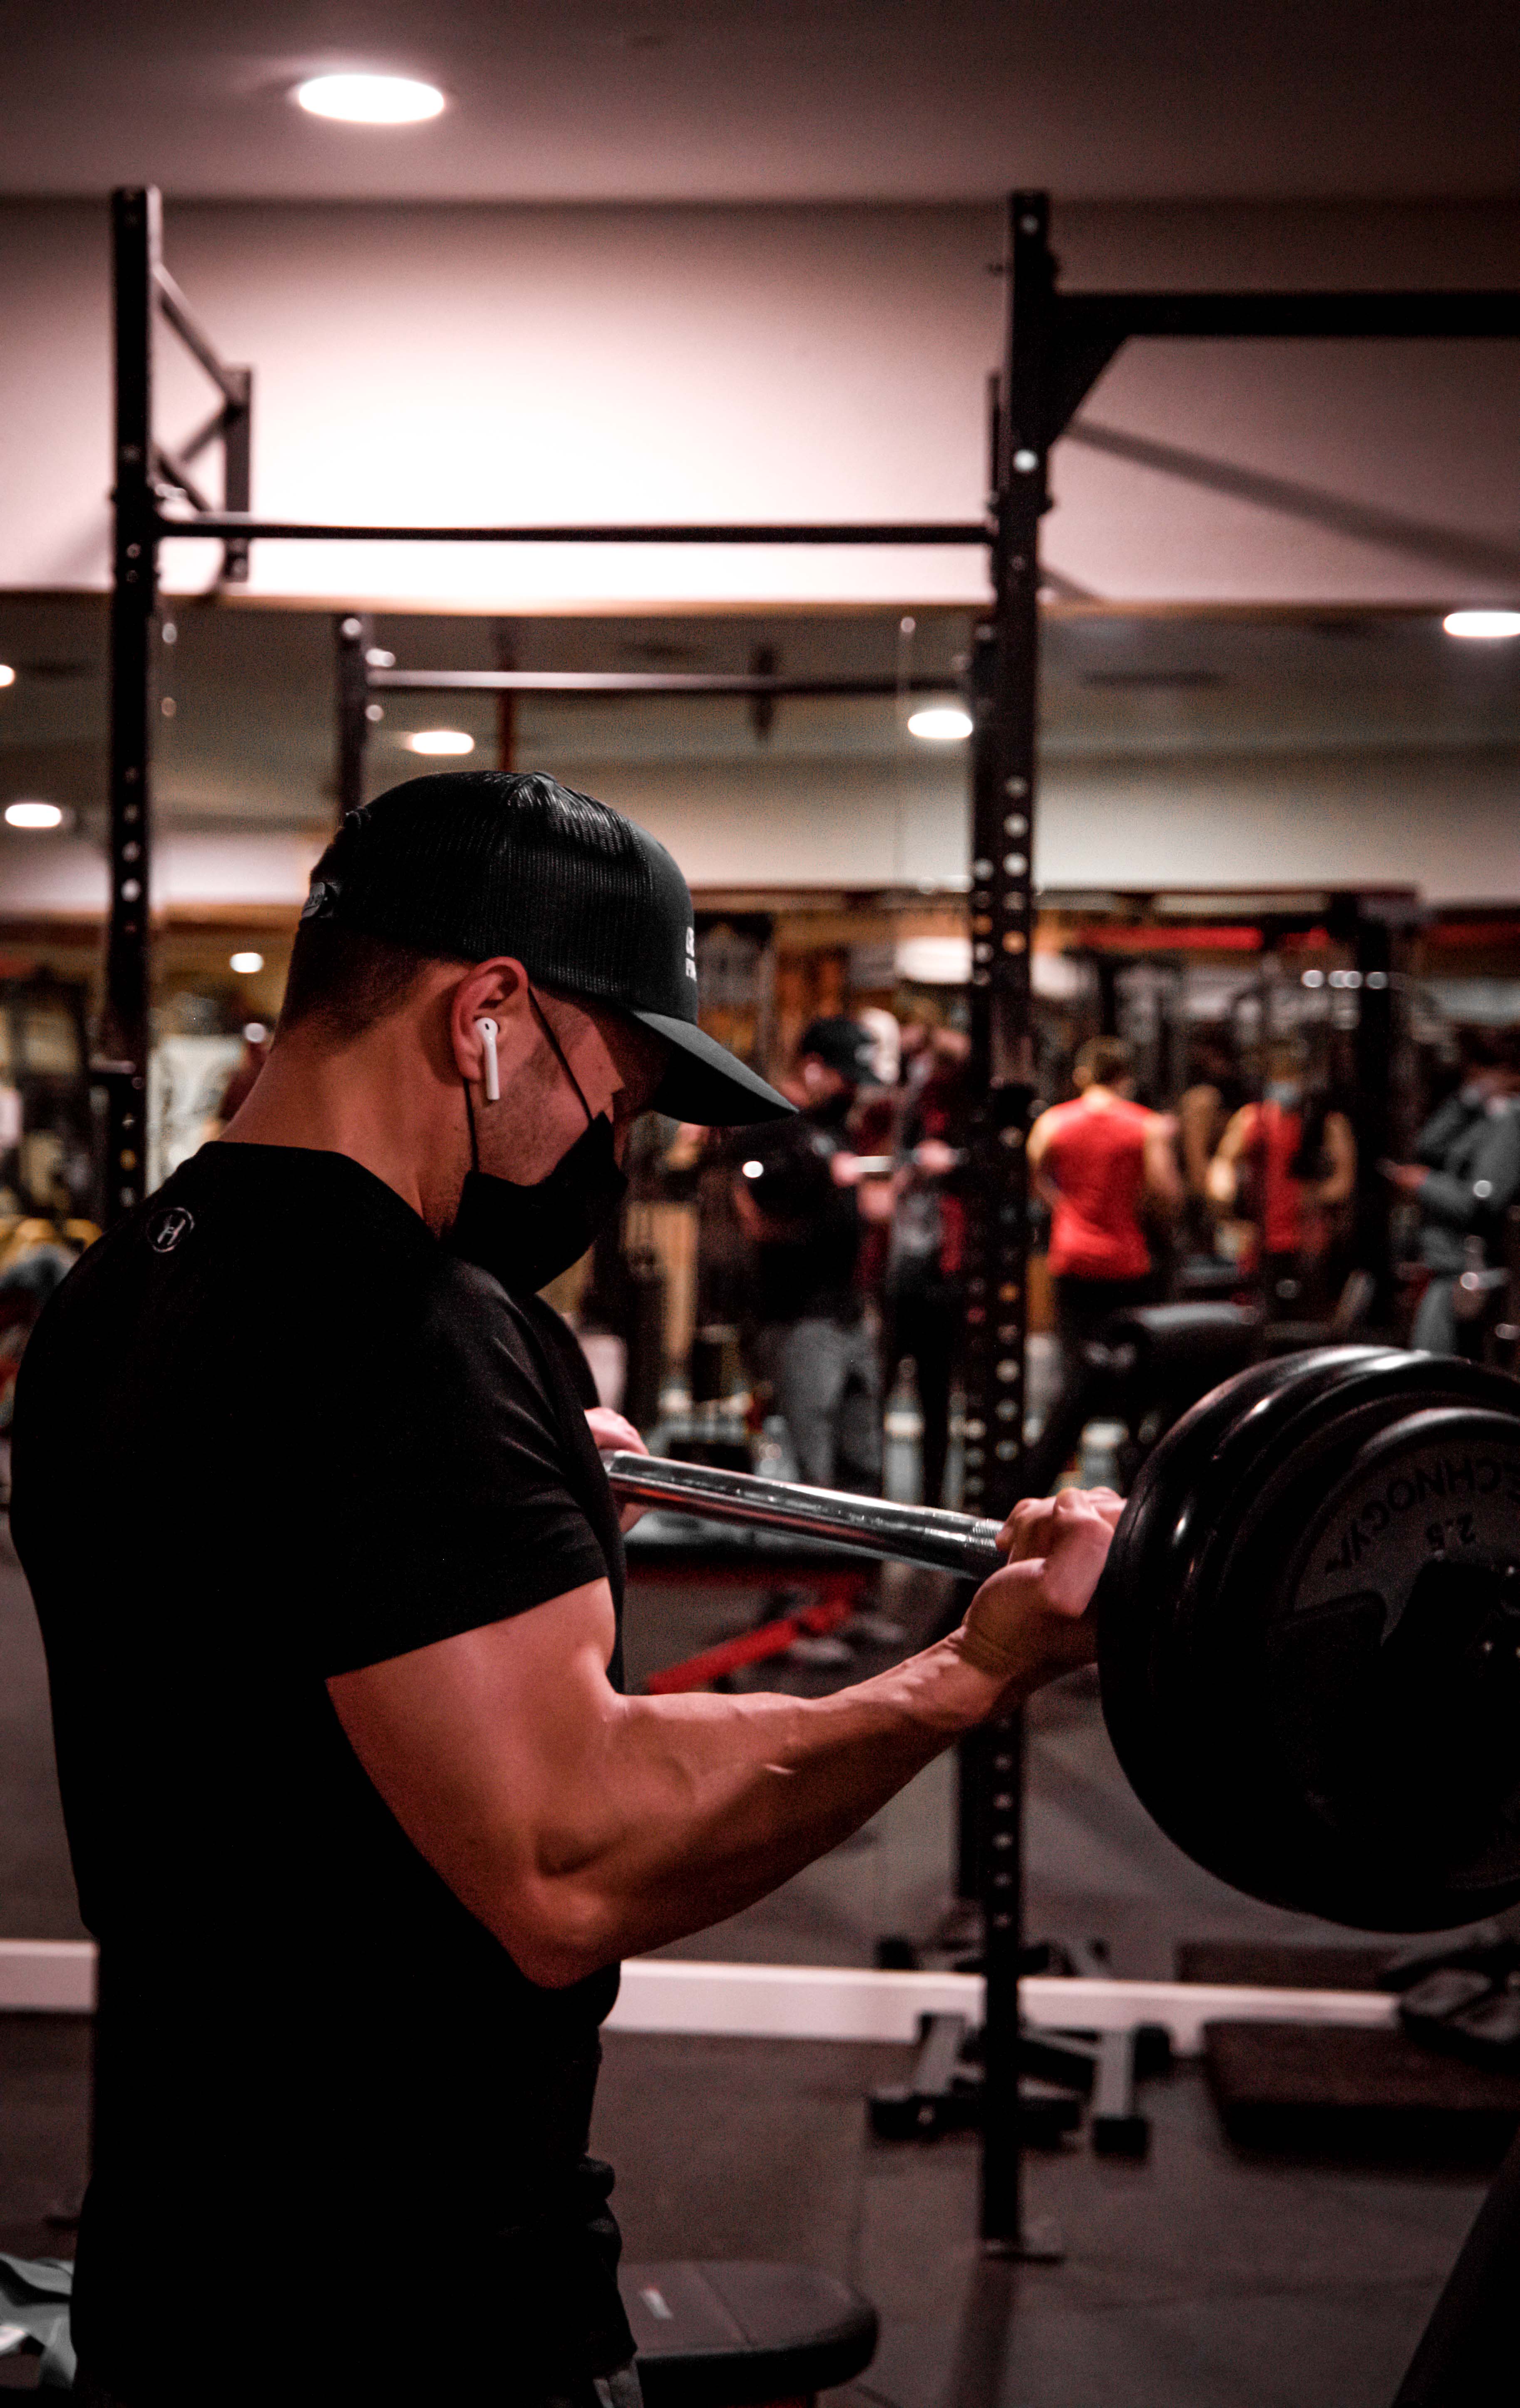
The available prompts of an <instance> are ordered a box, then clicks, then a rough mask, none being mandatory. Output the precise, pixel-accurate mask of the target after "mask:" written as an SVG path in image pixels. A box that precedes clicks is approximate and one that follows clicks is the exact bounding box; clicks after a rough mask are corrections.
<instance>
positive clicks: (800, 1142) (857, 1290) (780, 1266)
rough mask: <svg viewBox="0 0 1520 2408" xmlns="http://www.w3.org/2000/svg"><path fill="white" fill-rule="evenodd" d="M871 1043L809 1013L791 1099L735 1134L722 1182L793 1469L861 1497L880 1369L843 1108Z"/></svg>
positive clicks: (852, 1097)
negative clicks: (748, 1249)
mask: <svg viewBox="0 0 1520 2408" xmlns="http://www.w3.org/2000/svg"><path fill="white" fill-rule="evenodd" d="M871 1050H872V1049H871V1039H870V1037H869V1036H868V1033H867V1031H866V1030H865V1029H864V1028H862V1027H861V1026H860V1025H859V1024H858V1023H857V1022H856V1021H853V1020H850V1019H846V1018H844V1017H842V1016H840V1015H835V1016H832V1017H830V1018H827V1019H823V1020H814V1021H812V1022H811V1023H810V1025H809V1026H808V1027H807V1028H805V1029H804V1030H803V1032H802V1037H801V1040H800V1042H799V1045H798V1048H797V1062H796V1075H795V1078H794V1079H793V1080H792V1081H790V1082H788V1086H789V1088H790V1089H791V1091H792V1092H793V1093H795V1094H798V1095H800V1097H802V1108H801V1110H800V1111H798V1112H797V1114H796V1118H795V1119H793V1120H790V1121H785V1122H782V1123H778V1124H775V1125H771V1126H767V1127H766V1128H764V1129H758V1130H756V1131H755V1132H754V1133H753V1138H750V1139H747V1140H746V1148H747V1150H746V1153H745V1155H744V1159H743V1160H742V1162H741V1164H740V1165H739V1169H738V1177H737V1179H736V1180H735V1182H734V1188H733V1194H734V1202H735V1206H736V1209H737V1211H738V1217H739V1221H740V1223H741V1225H742V1226H743V1228H744V1230H745V1233H746V1235H747V1236H748V1238H749V1239H750V1240H751V1243H752V1244H753V1248H754V1258H755V1277H754V1291H755V1319H754V1324H753V1338H752V1346H753V1356H754V1362H755V1367H756V1369H758V1371H759V1373H760V1376H761V1378H762V1379H764V1380H765V1381H766V1382H767V1383H768V1385H769V1387H770V1390H771V1393H772V1396H773V1398H774V1399H775V1406H776V1411H777V1412H779V1413H780V1414H781V1416H782V1420H783V1421H784V1422H785V1424H786V1429H787V1435H788V1437H789V1439H790V1440H791V1443H792V1451H793V1454H794V1455H796V1464H797V1476H798V1477H799V1479H801V1480H804V1481H806V1482H807V1483H808V1484H810V1486H812V1487H816V1488H850V1489H853V1490H855V1491H856V1492H857V1493H858V1494H860V1495H862V1496H868V1497H874V1496H878V1495H879V1494H880V1493H881V1486H882V1374H881V1365H880V1360H879V1356H878V1352H877V1346H878V1339H877V1332H876V1330H875V1329H874V1327H873V1326H871V1322H870V1320H869V1317H868V1313H867V1312H866V1299H865V1294H864V1291H863V1289H862V1287H861V1284H860V1279H859V1265H860V1246H861V1234H862V1223H861V1215H860V1211H859V1207H858V1204H857V1200H856V1194H855V1190H856V1187H857V1185H858V1184H859V1182H860V1170H859V1164H860V1162H861V1160H862V1159H863V1157H862V1156H861V1155H860V1154H858V1153H857V1152H856V1151H855V1148H854V1145H853V1140H852V1138H851V1136H850V1120H851V1115H852V1113H853V1111H854V1108H855V1105H856V1103H857V1100H858V1097H859V1095H860V1091H861V1089H862V1087H863V1086H865V1085H866V1084H867V1082H868V1081H869V1079H870V1076H871V1069H872V1063H871ZM865 1158H868V1157H865Z"/></svg>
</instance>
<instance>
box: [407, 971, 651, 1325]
mask: <svg viewBox="0 0 1520 2408" xmlns="http://www.w3.org/2000/svg"><path fill="white" fill-rule="evenodd" d="M529 999H530V1001H531V1000H532V998H531V997H530V998H529ZM533 1009H534V1013H535V1015H536V1017H537V1019H538V1025H539V1026H540V1028H541V1029H542V1030H543V1033H544V1035H545V1036H546V1037H547V1038H548V1039H549V1042H550V1044H551V1045H552V1047H553V1050H554V1052H555V1054H557V1055H558V1056H559V1063H560V1068H562V1069H563V1071H564V1072H565V1075H566V1078H567V1079H568V1080H569V1082H570V1084H571V1086H572V1087H573V1088H574V1089H575V1092H576V1094H577V1095H578V1096H580V1097H581V1111H583V1112H584V1113H585V1115H586V1121H587V1124H588V1125H587V1126H586V1127H585V1128H584V1129H582V1131H581V1135H580V1136H579V1137H578V1138H577V1139H576V1141H575V1143H574V1144H573V1145H572V1146H571V1148H570V1150H569V1152H568V1153H567V1154H562V1155H561V1157H560V1159H559V1161H558V1162H556V1163H555V1165H554V1168H553V1169H552V1171H550V1172H549V1174H548V1176H547V1177H546V1178H543V1179H539V1180H536V1181H535V1182H534V1183H533V1185H532V1186H531V1187H520V1186H519V1185H518V1183H517V1182H516V1181H515V1180H512V1179H499V1178H497V1177H495V1175H494V1174H493V1173H492V1172H490V1171H487V1170H481V1169H480V1168H479V1167H478V1166H477V1168H474V1169H473V1170H470V1171H467V1172H466V1176H465V1184H464V1187H463V1189H462V1190H461V1192H460V1197H459V1211H458V1213H457V1214H456V1216H455V1219H454V1225H453V1227H452V1229H451V1230H450V1232H449V1243H450V1245H451V1247H452V1250H453V1252H454V1253H455V1254H462V1255H463V1256H464V1258H465V1260H466V1262H470V1263H475V1264H478V1265H479V1267H480V1269H481V1270H483V1271H489V1272H490V1274H491V1276H492V1278H493V1279H496V1280H499V1281H500V1282H501V1284H502V1286H503V1287H504V1288H505V1289H506V1290H507V1293H508V1295H509V1296H537V1295H538V1290H539V1289H540V1288H541V1287H547V1286H548V1284H549V1283H550V1281H551V1280H552V1279H557V1278H558V1276H559V1274H560V1272H561V1271H567V1270H568V1269H569V1268H570V1265H571V1264H572V1263H578V1262H579V1261H580V1260H581V1255H582V1254H584V1253H585V1252H586V1249H587V1247H588V1246H589V1245H590V1244H591V1242H592V1240H593V1239H594V1238H595V1237H596V1235H597V1234H598V1232H599V1231H600V1230H602V1229H604V1228H605V1227H606V1226H607V1224H608V1222H609V1220H610V1219H611V1217H612V1215H613V1213H614V1212H615V1211H617V1208H618V1206H619V1205H620V1204H621V1203H622V1201H623V1199H624V1196H625V1195H626V1194H627V1192H628V1182H627V1180H626V1178H625V1177H624V1173H623V1171H622V1170H621V1169H620V1168H619V1167H618V1158H617V1154H616V1152H615V1151H614V1147H613V1137H612V1123H611V1121H610V1119H609V1117H608V1116H607V1115H606V1114H605V1113H604V1114H603V1115H602V1117H601V1118H600V1119H599V1120H595V1121H594V1120H593V1119H592V1117H591V1107H590V1105H589V1104H588V1103H587V1101H586V1099H585V1097H584V1096H583V1095H581V1082H580V1081H579V1080H578V1079H577V1077H576V1075H575V1072H574V1071H573V1070H572V1069H571V1068H570V1066H569V1064H568V1062H566V1059H565V1055H564V1054H563V1053H562V1052H561V1050H560V1046H559V1042H558V1040H557V1039H556V1038H555V1035H554V1032H553V1030H552V1028H551V1027H550V1025H549V1023H548V1021H547V1020H546V1019H545V1018H544V1016H543V1013H542V1012H541V1011H539V1010H538V1005H537V1003H534V1006H533ZM465 1100H466V1107H467V1108H468V1109H469V1113H470V1140H471V1143H472V1145H473V1143H474V1138H475V1113H474V1108H473V1106H471V1105H470V1102H469V1089H468V1088H467V1087H466V1090H465Z"/></svg>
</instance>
